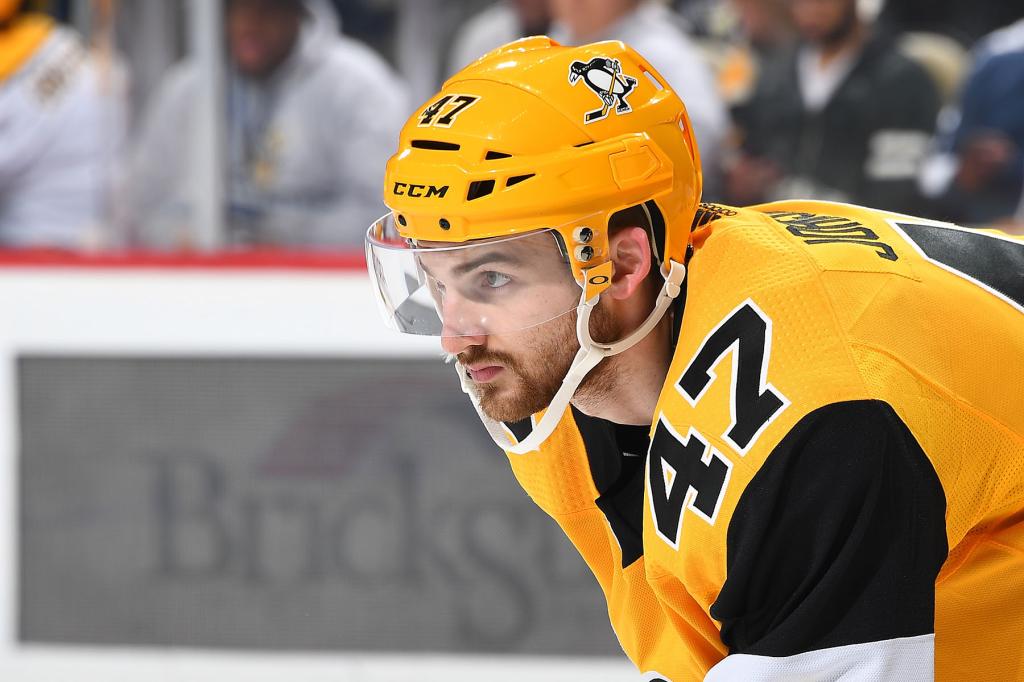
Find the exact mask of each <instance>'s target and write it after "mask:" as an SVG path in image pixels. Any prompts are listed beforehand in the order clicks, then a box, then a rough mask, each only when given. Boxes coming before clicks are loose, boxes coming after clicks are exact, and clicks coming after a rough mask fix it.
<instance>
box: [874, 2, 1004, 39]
mask: <svg viewBox="0 0 1024 682" xmlns="http://www.w3.org/2000/svg"><path fill="white" fill-rule="evenodd" d="M1021 17H1024V5H1022V3H1021V2H1020V0H971V1H970V2H965V0H885V2H883V3H882V8H881V14H880V16H879V17H878V21H879V23H880V24H881V25H884V26H886V27H888V28H889V29H890V30H893V31H898V32H904V31H928V32H932V33H941V34H944V35H948V36H951V37H953V38H956V39H957V40H958V41H959V42H960V43H961V44H962V45H964V46H968V45H972V44H974V43H975V42H976V41H977V40H978V39H979V38H981V37H982V36H984V35H986V34H988V33H990V32H992V31H994V30H995V29H997V28H999V27H1000V26H1006V25H1007V24H1010V23H1012V22H1014V21H1016V20H1017V19H1020V18H1021Z"/></svg>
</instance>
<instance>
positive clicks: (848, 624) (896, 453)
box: [711, 400, 947, 656]
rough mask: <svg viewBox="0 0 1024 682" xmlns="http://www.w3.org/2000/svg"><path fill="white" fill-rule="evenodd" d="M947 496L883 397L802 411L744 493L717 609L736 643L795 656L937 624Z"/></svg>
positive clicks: (925, 630) (725, 635) (739, 647)
mask: <svg viewBox="0 0 1024 682" xmlns="http://www.w3.org/2000/svg"><path fill="white" fill-rule="evenodd" d="M945 513H946V498H945V494H944V493H943V490H942V485H941V483H940V482H939V479H938V476H937V475H936V473H935V470H934V468H933V467H932V464H931V462H930V461H929V460H928V457H927V456H926V455H925V454H924V452H923V451H922V449H921V446H920V445H918V443H917V441H916V440H915V439H914V436H913V434H911V433H910V430H909V429H908V428H907V426H906V425H905V424H904V423H903V421H902V420H901V419H900V418H899V416H898V415H897V414H896V412H895V411H894V410H893V409H892V407H890V406H889V405H888V404H886V403H883V402H880V401H873V400H863V401H853V402H844V403H835V404H832V405H828V406H825V407H822V408H820V409H818V410H815V411H814V412H812V413H810V414H809V415H807V416H806V417H804V418H803V419H802V420H800V422H799V423H798V424H797V425H796V426H795V427H794V428H793V430H792V431H790V432H789V434H787V435H786V437H785V438H783V439H782V441H781V442H780V443H779V444H778V446H776V448H775V449H774V450H773V451H772V452H771V453H770V454H769V456H768V458H767V460H766V461H765V463H764V464H763V465H762V467H761V469H760V471H758V473H757V474H756V475H755V476H754V478H753V480H751V482H750V484H749V485H748V486H747V487H746V489H745V490H744V492H743V494H742V495H741V497H740V500H739V503H738V505H737V507H736V510H735V512H734V513H733V516H732V519H731V521H730V523H729V529H728V534H727V543H728V548H727V562H728V563H727V579H726V581H725V584H724V585H723V587H722V591H721V592H720V593H719V595H718V599H717V600H716V601H715V603H714V604H713V605H712V607H711V616H712V617H713V618H715V619H716V620H719V621H721V622H722V641H723V642H724V643H725V644H726V645H727V646H728V647H729V651H730V653H734V654H736V653H745V654H755V655H761V656H791V655H795V654H799V653H803V652H806V651H812V650H815V649H822V648H826V647H835V646H843V645H847V644H858V643H864V642H872V641H878V640H883V639H891V638H894V637H912V636H917V635H923V634H929V633H932V632H934V621H935V577H936V576H937V575H938V572H939V569H940V568H941V566H942V563H943V561H945V559H946V554H947V546H946V529H945Z"/></svg>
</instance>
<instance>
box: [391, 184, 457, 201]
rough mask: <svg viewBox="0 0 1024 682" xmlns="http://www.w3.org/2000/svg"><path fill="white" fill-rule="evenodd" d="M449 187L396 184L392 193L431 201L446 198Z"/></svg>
mask: <svg viewBox="0 0 1024 682" xmlns="http://www.w3.org/2000/svg"><path fill="white" fill-rule="evenodd" d="M448 187H449V185H444V186H443V187H437V186H435V185H413V184H411V183H408V182H396V183H395V187H394V189H392V190H391V191H392V193H394V194H396V195H398V196H402V197H413V198H414V199H430V198H431V197H440V198H442V199H443V198H444V195H445V194H447V193H448Z"/></svg>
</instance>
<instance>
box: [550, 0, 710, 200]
mask: <svg viewBox="0 0 1024 682" xmlns="http://www.w3.org/2000/svg"><path fill="white" fill-rule="evenodd" d="M551 13H552V16H553V17H554V20H555V25H554V27H553V28H552V31H551V34H552V37H553V38H555V39H556V40H558V41H559V42H562V43H567V44H571V45H581V44H584V43H589V42H594V41H599V40H621V41H623V42H625V43H628V44H629V45H630V46H632V47H634V48H635V49H636V50H637V51H638V52H639V53H640V54H642V55H643V56H644V57H645V58H646V59H648V60H649V61H650V63H651V65H652V66H654V68H655V69H657V70H658V72H659V73H661V75H662V76H664V77H665V79H666V80H667V81H668V83H669V85H671V86H672V89H673V90H675V91H676V92H677V93H678V94H679V96H680V97H681V98H682V100H683V102H684V103H685V104H686V110H687V112H688V113H689V115H690V120H691V121H692V122H693V128H694V131H695V132H696V133H697V145H698V147H699V149H700V157H701V164H702V165H703V167H704V196H705V198H710V199H713V198H716V193H717V191H718V176H719V168H720V165H721V149H722V141H723V138H724V136H725V132H726V128H727V125H728V118H727V115H726V111H725V107H724V105H723V104H722V100H721V98H720V97H719V95H718V89H717V88H716V87H715V79H714V76H713V75H712V71H711V69H710V67H709V65H708V64H707V63H706V62H705V60H704V57H703V55H702V54H701V52H700V51H699V50H698V49H697V48H696V47H695V46H694V45H693V43H692V42H691V41H690V39H689V37H688V36H687V35H686V33H685V32H684V31H683V30H682V28H681V26H682V24H681V22H680V20H679V19H678V17H676V15H674V14H673V13H672V12H671V11H670V10H668V9H667V8H666V7H665V6H664V5H663V4H662V3H660V2H657V1H656V0H551Z"/></svg>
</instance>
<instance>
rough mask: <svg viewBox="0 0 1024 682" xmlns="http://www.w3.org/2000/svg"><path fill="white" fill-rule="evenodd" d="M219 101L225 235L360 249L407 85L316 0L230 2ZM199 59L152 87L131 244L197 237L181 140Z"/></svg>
mask: <svg viewBox="0 0 1024 682" xmlns="http://www.w3.org/2000/svg"><path fill="white" fill-rule="evenodd" d="M225 6H226V13H225V40H226V47H227V58H228V59H227V61H228V63H227V68H226V73H225V83H224V85H225V91H224V97H225V101H224V105H223V110H224V113H225V116H226V126H225V128H224V130H225V138H226V139H225V146H224V150H223V158H224V166H225V167H224V187H225V203H226V206H225V211H224V218H225V225H226V227H227V235H226V237H227V239H226V242H227V243H228V244H229V245H232V246H246V245H273V246H285V247H298V248H344V247H359V246H360V245H361V243H362V238H363V228H364V226H365V225H367V224H369V223H370V222H372V221H373V220H374V219H375V218H377V217H378V216H379V214H381V213H383V212H384V211H385V208H384V206H383V203H382V198H381V194H380V187H379V183H378V178H379V177H380V175H381V174H382V173H383V170H384V164H385V163H386V161H387V158H388V156H389V155H390V154H391V153H392V151H393V147H394V139H395V137H396V135H397V132H398V130H399V129H400V128H401V125H402V115H403V112H404V111H405V109H406V108H407V102H406V95H405V88H404V86H403V85H402V83H401V82H400V81H399V80H398V78H397V77H396V76H395V74H394V73H393V72H392V71H391V69H390V68H389V67H388V66H387V65H386V64H385V63H384V61H383V60H382V59H380V58H379V57H378V56H377V55H376V54H374V53H373V52H371V51H370V50H369V49H368V48H367V47H365V46H363V45H361V44H360V43H358V42H356V41H354V40H351V39H349V38H346V37H344V36H342V35H340V33H339V26H338V23H339V22H338V17H337V15H336V13H335V11H334V10H333V8H332V7H331V6H330V4H329V3H327V2H325V1H323V0H227V1H226V3H225ZM198 68H199V67H198V65H197V64H195V63H193V62H190V61H186V62H184V63H182V64H179V65H178V66H176V67H174V68H173V69H172V70H171V71H170V72H169V73H168V74H167V76H166V77H165V78H164V80H163V82H162V83H161V84H160V86H159V87H158V89H157V91H156V93H155V94H154V96H153V98H152V101H151V103H150V105H149V107H148V110H147V112H146V115H145V117H144V119H143V121H142V125H141V127H140V131H139V135H138V139H137V142H136V144H135V146H134V149H133V151H132V154H131V157H130V159H129V161H128V163H127V167H126V170H127V174H126V177H125V180H124V186H125V189H126V191H127V202H126V208H127V215H126V219H127V224H128V232H129V235H130V239H131V241H133V242H134V243H135V244H136V245H140V246H146V247H152V248H165V249H166V248H187V247H189V246H190V245H192V244H194V243H195V234H194V216H195V211H194V207H193V205H192V197H191V196H190V193H189V172H190V168H191V167H192V166H191V163H192V162H191V159H190V158H189V156H190V153H189V150H190V149H191V145H190V144H189V143H188V140H187V137H186V136H188V135H189V134H190V130H191V129H193V128H194V125H195V110H196V102H197V97H199V76H200V74H199V71H198Z"/></svg>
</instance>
